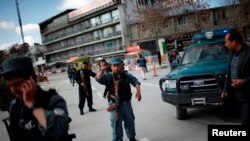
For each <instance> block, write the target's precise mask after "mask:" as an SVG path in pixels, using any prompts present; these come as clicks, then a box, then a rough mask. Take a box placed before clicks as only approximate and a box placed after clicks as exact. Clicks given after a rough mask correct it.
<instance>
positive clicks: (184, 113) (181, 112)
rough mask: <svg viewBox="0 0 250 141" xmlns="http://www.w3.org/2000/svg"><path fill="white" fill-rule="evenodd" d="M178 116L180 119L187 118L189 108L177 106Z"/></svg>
mask: <svg viewBox="0 0 250 141" xmlns="http://www.w3.org/2000/svg"><path fill="white" fill-rule="evenodd" d="M176 118H177V119H179V120H183V119H187V109H185V108H181V107H176Z"/></svg>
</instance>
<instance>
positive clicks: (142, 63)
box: [137, 54, 147, 80]
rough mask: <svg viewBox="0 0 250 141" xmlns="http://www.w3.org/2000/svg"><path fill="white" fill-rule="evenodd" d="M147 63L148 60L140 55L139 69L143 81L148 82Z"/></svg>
mask: <svg viewBox="0 0 250 141" xmlns="http://www.w3.org/2000/svg"><path fill="white" fill-rule="evenodd" d="M146 63H147V61H146V59H145V58H144V57H143V56H142V55H141V54H139V58H138V59H137V64H138V66H139V69H140V71H141V75H142V78H143V80H146V74H145V72H146V65H147V64H146Z"/></svg>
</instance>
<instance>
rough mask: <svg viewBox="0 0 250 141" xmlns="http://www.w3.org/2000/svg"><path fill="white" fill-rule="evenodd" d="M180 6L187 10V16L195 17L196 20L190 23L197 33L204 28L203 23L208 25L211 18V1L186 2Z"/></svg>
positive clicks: (192, 0)
mask: <svg viewBox="0 0 250 141" xmlns="http://www.w3.org/2000/svg"><path fill="white" fill-rule="evenodd" d="M179 5H181V7H183V8H184V9H185V11H186V14H187V15H192V16H193V18H194V20H190V21H189V22H190V23H191V24H192V25H193V27H194V29H195V32H196V33H198V32H200V31H201V29H202V28H204V27H203V23H206V22H207V21H208V20H209V17H210V11H209V9H208V8H209V0H186V1H183V2H182V3H181V4H179Z"/></svg>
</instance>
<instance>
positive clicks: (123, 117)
mask: <svg viewBox="0 0 250 141" xmlns="http://www.w3.org/2000/svg"><path fill="white" fill-rule="evenodd" d="M118 111H119V113H120V119H119V121H115V113H116V110H113V111H111V118H110V120H111V126H112V130H113V140H112V141H123V127H122V122H124V128H125V131H126V134H127V137H128V138H129V139H130V138H132V137H135V136H136V133H135V122H134V120H135V116H134V113H133V109H132V105H131V102H130V101H125V102H121V103H120V105H119V107H118Z"/></svg>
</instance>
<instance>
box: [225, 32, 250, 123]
mask: <svg viewBox="0 0 250 141" xmlns="http://www.w3.org/2000/svg"><path fill="white" fill-rule="evenodd" d="M225 46H226V47H227V48H228V49H229V50H230V51H231V52H232V54H231V56H230V61H229V68H228V76H227V79H226V82H225V86H224V90H223V92H222V94H221V97H222V98H223V97H226V96H228V95H233V97H234V98H235V100H236V104H237V106H238V108H239V111H240V114H241V123H242V125H247V126H249V125H250V94H249V93H250V87H249V86H250V47H249V46H247V45H246V44H244V43H243V38H242V36H241V34H240V33H239V32H237V31H233V32H231V33H228V34H227V35H226V36H225Z"/></svg>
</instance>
